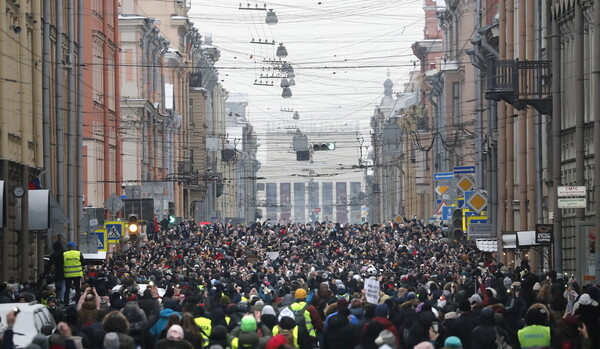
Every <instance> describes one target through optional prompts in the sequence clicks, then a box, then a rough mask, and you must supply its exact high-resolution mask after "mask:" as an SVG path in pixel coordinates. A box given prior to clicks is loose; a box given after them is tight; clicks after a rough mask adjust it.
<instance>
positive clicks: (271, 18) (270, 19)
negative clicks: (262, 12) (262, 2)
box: [265, 8, 279, 25]
mask: <svg viewBox="0 0 600 349" xmlns="http://www.w3.org/2000/svg"><path fill="white" fill-rule="evenodd" d="M277 22H279V20H278V19H277V15H276V14H275V12H273V9H272V8H270V9H269V12H267V18H265V23H267V24H268V25H273V24H277Z"/></svg>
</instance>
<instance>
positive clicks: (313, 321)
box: [290, 288, 323, 339]
mask: <svg viewBox="0 0 600 349" xmlns="http://www.w3.org/2000/svg"><path fill="white" fill-rule="evenodd" d="M294 297H295V298H296V303H292V304H291V305H290V310H292V311H293V312H294V315H296V313H298V312H302V313H303V315H304V321H305V323H306V330H307V331H308V334H309V336H311V337H312V338H314V339H316V338H317V330H318V331H319V332H322V331H323V319H321V316H320V315H319V312H318V310H317V309H316V308H315V307H314V306H313V305H310V304H307V303H306V290H304V289H302V288H299V289H297V290H296V292H295V293H294Z"/></svg>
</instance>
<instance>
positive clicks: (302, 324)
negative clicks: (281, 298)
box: [290, 303, 309, 332]
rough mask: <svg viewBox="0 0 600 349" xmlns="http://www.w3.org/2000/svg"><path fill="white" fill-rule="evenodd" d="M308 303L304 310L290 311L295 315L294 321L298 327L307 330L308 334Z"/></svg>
mask: <svg viewBox="0 0 600 349" xmlns="http://www.w3.org/2000/svg"><path fill="white" fill-rule="evenodd" d="M308 305H309V304H308V303H306V304H305V305H304V306H303V307H302V309H300V310H296V311H294V310H292V309H291V308H290V310H292V312H293V313H294V321H295V322H296V325H298V328H299V329H304V330H306V332H308V328H307V327H306V319H305V318H304V312H305V311H306V308H308Z"/></svg>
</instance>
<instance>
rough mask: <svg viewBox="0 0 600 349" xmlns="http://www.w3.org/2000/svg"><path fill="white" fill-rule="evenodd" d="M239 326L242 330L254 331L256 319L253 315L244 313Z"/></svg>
mask: <svg viewBox="0 0 600 349" xmlns="http://www.w3.org/2000/svg"><path fill="white" fill-rule="evenodd" d="M240 328H241V330H242V331H243V332H255V331H256V319H255V318H254V316H253V315H244V317H243V318H242V324H241V325H240Z"/></svg>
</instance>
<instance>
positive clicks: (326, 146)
mask: <svg viewBox="0 0 600 349" xmlns="http://www.w3.org/2000/svg"><path fill="white" fill-rule="evenodd" d="M313 150H314V151H324V150H335V143H315V144H313Z"/></svg>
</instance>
